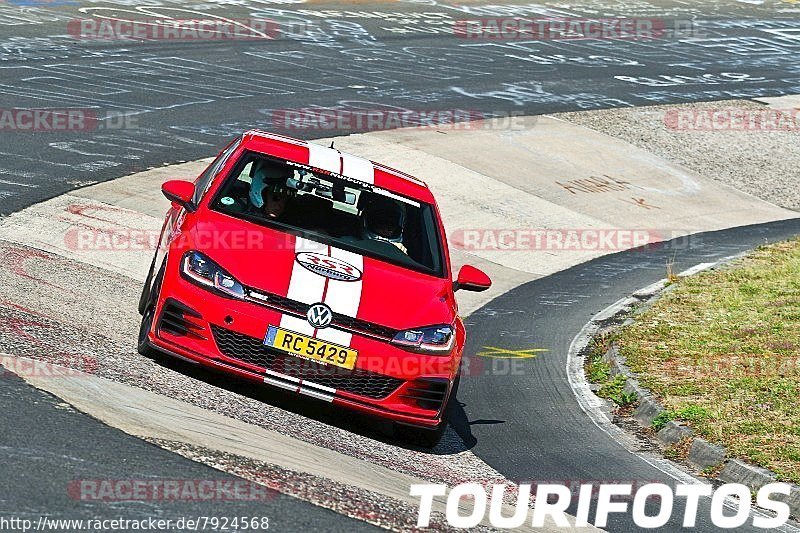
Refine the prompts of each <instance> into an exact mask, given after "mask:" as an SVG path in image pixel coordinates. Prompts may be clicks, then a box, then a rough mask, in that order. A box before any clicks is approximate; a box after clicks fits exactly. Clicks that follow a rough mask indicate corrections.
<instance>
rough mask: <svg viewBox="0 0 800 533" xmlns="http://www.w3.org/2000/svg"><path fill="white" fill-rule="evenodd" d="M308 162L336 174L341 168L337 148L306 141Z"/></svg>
mask: <svg viewBox="0 0 800 533" xmlns="http://www.w3.org/2000/svg"><path fill="white" fill-rule="evenodd" d="M308 164H309V165H311V166H312V167H316V168H321V169H322V170H327V171H328V172H335V173H336V174H339V172H341V170H342V161H341V157H340V156H339V152H338V151H337V150H334V149H332V148H325V147H324V146H320V145H318V144H314V143H308Z"/></svg>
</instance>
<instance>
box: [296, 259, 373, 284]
mask: <svg viewBox="0 0 800 533" xmlns="http://www.w3.org/2000/svg"><path fill="white" fill-rule="evenodd" d="M295 259H296V260H297V262H298V263H300V264H301V265H303V266H304V267H305V268H307V269H308V270H310V271H311V272H313V273H315V274H319V275H320V276H325V277H326V278H330V279H335V280H337V281H358V280H360V279H361V271H360V270H359V269H357V268H356V267H354V266H353V265H351V264H350V263H347V262H345V261H342V260H341V259H336V258H335V257H331V256H329V255H325V254H317V253H313V252H300V253H299V254H297V256H296V258H295Z"/></svg>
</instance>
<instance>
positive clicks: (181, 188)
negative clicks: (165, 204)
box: [161, 180, 195, 211]
mask: <svg viewBox="0 0 800 533" xmlns="http://www.w3.org/2000/svg"><path fill="white" fill-rule="evenodd" d="M161 192H162V193H164V196H166V198H167V200H169V201H170V202H172V205H174V206H176V207H184V208H186V210H187V211H194V209H195V207H194V204H193V203H192V197H193V196H194V183H192V182H190V181H183V180H170V181H168V182H166V183H164V184H163V185H161Z"/></svg>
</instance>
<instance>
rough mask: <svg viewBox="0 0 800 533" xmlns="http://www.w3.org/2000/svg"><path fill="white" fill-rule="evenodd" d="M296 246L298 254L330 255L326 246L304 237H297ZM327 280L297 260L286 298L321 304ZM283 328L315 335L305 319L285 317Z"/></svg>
mask: <svg viewBox="0 0 800 533" xmlns="http://www.w3.org/2000/svg"><path fill="white" fill-rule="evenodd" d="M294 246H295V252H297V253H300V252H316V253H321V254H325V255H327V254H328V247H327V246H326V245H324V244H320V243H317V242H314V241H310V240H308V239H304V238H303V237H296V238H295V245H294ZM325 279H326V278H324V277H323V276H320V275H318V274H314V273H313V272H311V271H310V270H308V269H307V268H306V267H304V266H303V265H301V264H300V263H298V262H297V261H296V260H295V261H294V263H293V264H292V278H291V279H290V280H289V291H288V292H287V293H286V297H287V298H289V299H292V300H297V301H298V302H303V303H304V304H309V305H312V304H315V303H319V302H320V301H321V300H322V294H323V293H324V292H325ZM281 327H282V328H285V329H289V330H292V331H295V332H297V333H303V334H305V335H313V334H314V326H312V325H311V324H309V323H308V320H306V319H304V318H298V317H294V316H289V315H283V316H282V317H281Z"/></svg>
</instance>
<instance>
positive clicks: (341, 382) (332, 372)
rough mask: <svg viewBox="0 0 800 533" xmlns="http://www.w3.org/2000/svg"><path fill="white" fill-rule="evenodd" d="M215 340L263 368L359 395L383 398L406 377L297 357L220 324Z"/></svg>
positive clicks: (222, 349)
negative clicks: (324, 363) (348, 368)
mask: <svg viewBox="0 0 800 533" xmlns="http://www.w3.org/2000/svg"><path fill="white" fill-rule="evenodd" d="M211 331H212V333H213V334H214V340H215V341H216V342H217V346H218V347H219V350H220V352H222V353H223V354H224V355H225V356H227V357H230V358H232V359H238V360H240V361H244V362H246V363H250V364H253V365H256V366H260V367H262V368H266V369H269V370H272V371H273V372H278V373H281V374H284V375H287V376H292V377H295V378H298V379H305V380H309V381H313V382H314V383H318V384H320V385H323V386H325V387H330V388H332V389H337V390H342V391H346V392H349V393H352V394H358V395H359V396H366V397H368V398H374V399H381V398H385V397H387V396H388V395H390V394H391V393H392V392H394V391H395V390H397V388H398V387H399V386H400V385H402V384H403V380H401V379H397V378H393V377H391V376H384V375H383V374H376V373H375V372H367V371H366V370H360V369H357V368H356V369H354V370H347V369H344V368H340V367H336V366H326V365H321V364H318V363H315V362H314V361H310V360H308V359H303V358H302V357H293V356H291V355H287V354H284V353H282V352H279V351H277V350H275V349H273V348H269V347H267V346H264V343H263V342H262V341H261V340H260V339H256V338H253V337H249V336H247V335H242V334H241V333H236V332H235V331H231V330H229V329H226V328H223V327H220V326H214V325H212V326H211Z"/></svg>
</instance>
